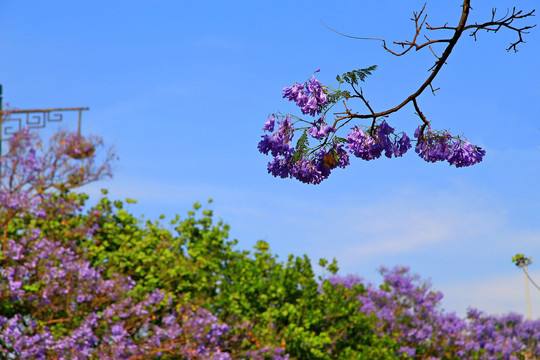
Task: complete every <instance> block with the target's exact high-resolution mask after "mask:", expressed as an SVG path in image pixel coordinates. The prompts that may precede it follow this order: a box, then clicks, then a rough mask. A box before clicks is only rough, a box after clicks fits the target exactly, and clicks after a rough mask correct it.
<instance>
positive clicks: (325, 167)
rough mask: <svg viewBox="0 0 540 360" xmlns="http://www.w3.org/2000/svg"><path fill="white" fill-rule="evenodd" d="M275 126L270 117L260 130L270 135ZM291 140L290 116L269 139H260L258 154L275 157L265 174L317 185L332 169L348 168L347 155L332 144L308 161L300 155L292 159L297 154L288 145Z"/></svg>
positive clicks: (273, 118) (340, 145) (266, 136)
mask: <svg viewBox="0 0 540 360" xmlns="http://www.w3.org/2000/svg"><path fill="white" fill-rule="evenodd" d="M275 122H276V119H275V117H274V116H272V117H269V118H268V120H267V121H266V123H265V125H264V127H263V130H264V131H269V132H272V131H273V130H274V127H275ZM323 131H326V130H323ZM293 136H294V128H293V124H292V121H291V119H290V117H289V116H285V117H284V119H283V120H282V121H278V129H277V130H276V132H275V133H274V134H272V135H267V134H265V135H263V136H262V140H261V141H260V142H259V144H258V149H259V151H260V152H261V153H263V154H266V155H267V154H271V155H272V156H273V157H274V160H272V161H270V162H269V163H268V172H269V173H270V174H272V175H274V176H275V177H281V178H287V177H291V178H295V179H297V180H299V181H301V182H303V183H306V184H318V183H320V182H321V181H323V180H324V179H326V178H328V176H329V175H330V173H331V170H332V169H333V168H335V167H341V168H345V167H346V166H347V165H349V156H348V154H347V153H346V151H345V150H344V149H343V146H342V144H337V143H333V144H332V148H330V149H329V150H328V151H324V150H322V149H321V150H319V151H317V152H316V153H315V154H314V156H313V157H311V158H308V157H306V156H304V154H302V156H300V157H299V158H298V159H293V157H294V155H295V154H296V153H297V150H296V149H295V148H294V147H293V146H292V145H291V141H292V138H293ZM325 156H326V160H325ZM329 159H330V160H329ZM331 159H333V160H331ZM330 165H331V166H330Z"/></svg>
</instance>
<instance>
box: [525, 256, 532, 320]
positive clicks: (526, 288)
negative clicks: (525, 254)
mask: <svg viewBox="0 0 540 360" xmlns="http://www.w3.org/2000/svg"><path fill="white" fill-rule="evenodd" d="M523 272H524V273H525V291H526V292H527V318H528V319H529V320H531V297H530V294H529V279H528V275H529V274H528V273H527V265H523Z"/></svg>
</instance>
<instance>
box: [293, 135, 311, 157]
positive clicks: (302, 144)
mask: <svg viewBox="0 0 540 360" xmlns="http://www.w3.org/2000/svg"><path fill="white" fill-rule="evenodd" d="M308 145H309V140H308V136H307V130H304V132H303V133H302V135H301V136H300V138H299V139H298V142H297V143H296V147H295V149H296V151H302V152H304V151H306V149H307V148H308Z"/></svg>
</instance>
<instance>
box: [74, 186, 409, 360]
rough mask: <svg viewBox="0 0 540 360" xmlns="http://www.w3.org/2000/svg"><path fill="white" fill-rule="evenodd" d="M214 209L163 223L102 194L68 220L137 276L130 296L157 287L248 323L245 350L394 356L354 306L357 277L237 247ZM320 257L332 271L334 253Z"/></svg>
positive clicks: (261, 245)
mask: <svg viewBox="0 0 540 360" xmlns="http://www.w3.org/2000/svg"><path fill="white" fill-rule="evenodd" d="M212 216H213V214H212V211H211V210H209V209H203V208H202V206H201V205H200V204H195V205H194V209H193V211H190V212H188V216H187V217H186V218H183V219H182V218H180V216H176V218H175V219H173V220H172V221H171V223H170V226H169V229H170V230H168V229H165V228H164V226H163V225H162V224H160V223H159V222H157V221H156V222H151V221H146V222H145V223H141V222H139V221H138V220H137V219H136V218H135V217H133V216H132V215H131V214H129V213H128V212H127V211H126V210H124V209H123V205H122V203H121V202H119V201H114V202H113V201H111V200H109V199H108V198H106V197H103V198H102V199H101V200H100V201H99V203H98V204H97V205H96V206H94V207H93V208H92V209H90V210H89V211H88V215H85V216H84V217H80V218H78V219H74V220H73V221H75V220H76V221H90V222H94V223H95V224H96V225H97V226H98V229H97V230H96V231H95V233H94V236H93V237H91V238H80V241H81V246H82V247H84V248H86V249H87V250H88V252H89V253H90V254H91V261H93V262H94V264H95V265H100V266H104V267H105V270H106V274H107V276H109V277H114V276H115V274H125V275H129V276H130V277H131V278H132V279H133V280H135V281H136V283H137V285H136V286H135V287H134V289H133V290H132V291H131V294H130V295H132V296H134V297H135V298H136V299H137V298H138V297H139V298H140V297H142V295H143V294H145V293H148V292H149V291H152V290H153V289H156V288H158V289H161V290H163V291H164V292H165V293H166V294H167V295H168V297H170V298H171V299H172V304H171V305H170V306H172V307H175V308H179V307H181V306H182V305H185V304H191V305H192V306H195V307H198V306H202V307H205V308H207V309H208V310H210V311H212V312H213V313H214V314H215V315H216V316H218V317H219V318H220V320H222V321H225V322H227V323H228V324H237V325H240V324H245V326H243V327H242V326H236V328H235V330H233V331H236V332H237V335H238V336H243V335H247V338H249V339H250V342H248V343H246V344H244V345H245V347H246V349H255V348H261V347H264V346H280V347H281V346H282V347H284V348H285V351H286V352H288V353H289V354H290V355H291V358H292V359H328V360H331V359H363V358H365V359H393V358H394V357H393V354H395V353H396V349H398V347H397V346H398V345H397V344H396V343H394V342H393V341H392V340H390V339H389V338H388V339H387V338H380V337H378V336H376V335H375V332H374V323H375V321H376V319H375V318H371V317H368V316H366V315H365V314H363V313H362V312H360V311H358V307H359V306H360V303H359V302H358V301H357V300H356V298H357V296H358V294H359V293H360V292H362V291H364V289H363V288H362V287H361V286H356V287H355V288H353V289H345V288H343V287H342V286H341V285H339V286H332V285H331V284H330V283H329V282H326V281H325V282H323V285H322V287H321V285H320V284H321V281H320V279H319V280H317V279H316V277H315V274H314V272H313V269H312V266H311V262H310V260H309V259H308V258H307V256H303V257H295V256H293V255H290V256H289V257H288V259H287V261H285V262H282V261H279V260H278V258H277V256H275V255H273V254H272V253H271V252H270V247H269V245H268V243H266V242H264V241H259V242H257V244H256V246H254V249H253V252H249V251H241V250H237V249H235V248H234V246H235V245H236V244H237V241H236V240H233V241H230V240H227V238H228V230H229V227H228V226H227V225H226V224H224V223H223V222H221V221H219V222H217V224H215V223H214V222H213V219H212ZM319 264H320V265H321V266H322V267H323V269H324V270H325V271H328V272H330V273H335V272H337V270H338V268H337V263H336V261H335V260H333V261H332V262H328V261H327V260H325V259H321V260H320V262H319ZM163 305H164V306H165V301H164V304H163ZM240 333H242V334H240Z"/></svg>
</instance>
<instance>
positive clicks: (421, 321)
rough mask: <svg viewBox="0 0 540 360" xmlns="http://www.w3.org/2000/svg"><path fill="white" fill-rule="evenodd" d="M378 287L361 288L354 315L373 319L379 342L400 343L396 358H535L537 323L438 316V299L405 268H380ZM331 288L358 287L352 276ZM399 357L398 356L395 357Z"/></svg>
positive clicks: (512, 317)
mask: <svg viewBox="0 0 540 360" xmlns="http://www.w3.org/2000/svg"><path fill="white" fill-rule="evenodd" d="M381 273H382V275H383V277H384V282H383V285H382V286H374V285H372V284H367V285H366V286H365V288H366V291H365V292H364V293H363V294H362V295H360V296H359V297H358V300H359V301H360V303H361V306H360V311H362V312H364V313H365V314H367V315H370V314H373V315H375V316H377V318H378V319H379V324H378V331H379V333H380V335H381V336H383V335H385V336H390V337H392V338H394V339H395V340H396V341H397V342H398V343H400V344H401V345H402V346H401V349H400V350H399V353H400V354H407V355H408V356H409V357H411V358H430V359H451V358H459V359H505V360H517V359H518V358H522V357H523V356H524V354H527V356H529V358H538V357H539V356H540V344H539V342H540V321H539V320H536V321H524V320H523V318H522V317H521V316H520V315H516V314H508V315H504V316H489V315H486V314H484V313H482V312H479V311H477V310H474V309H470V310H469V312H468V314H467V317H466V318H465V319H461V318H459V317H458V316H456V315H455V314H454V313H444V312H443V311H442V310H439V306H440V301H441V299H442V296H443V295H442V293H440V292H436V291H432V290H431V289H430V286H429V284H428V283H422V282H420V281H419V278H418V276H415V275H411V274H410V273H409V270H408V268H404V267H396V268H394V269H392V270H389V269H386V268H382V270H381ZM328 280H329V281H330V282H331V283H332V284H334V285H337V284H341V285H343V286H344V287H346V288H352V287H353V286H354V285H363V282H362V280H361V279H360V278H359V277H356V276H352V275H349V276H346V277H341V276H333V277H331V278H330V279H328ZM396 355H399V354H396Z"/></svg>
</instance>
